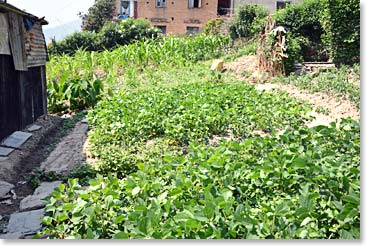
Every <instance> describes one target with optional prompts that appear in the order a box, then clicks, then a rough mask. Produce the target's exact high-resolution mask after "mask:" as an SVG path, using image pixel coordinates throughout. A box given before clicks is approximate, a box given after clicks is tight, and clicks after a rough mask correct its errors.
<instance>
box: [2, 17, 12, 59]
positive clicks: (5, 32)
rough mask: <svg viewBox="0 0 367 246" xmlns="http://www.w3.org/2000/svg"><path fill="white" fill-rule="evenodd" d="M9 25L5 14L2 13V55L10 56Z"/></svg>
mask: <svg viewBox="0 0 367 246" xmlns="http://www.w3.org/2000/svg"><path fill="white" fill-rule="evenodd" d="M10 54H11V53H10V46H9V25H8V18H7V15H6V14H5V13H0V55H10Z"/></svg>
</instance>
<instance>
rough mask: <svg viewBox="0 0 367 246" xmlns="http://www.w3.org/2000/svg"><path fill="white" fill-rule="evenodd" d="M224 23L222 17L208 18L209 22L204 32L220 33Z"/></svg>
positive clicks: (208, 33)
mask: <svg viewBox="0 0 367 246" xmlns="http://www.w3.org/2000/svg"><path fill="white" fill-rule="evenodd" d="M223 23H224V19H223V18H222V17H220V18H216V19H211V20H208V22H207V23H205V26H204V30H203V33H205V34H206V35H220V34H221V27H222V25H223Z"/></svg>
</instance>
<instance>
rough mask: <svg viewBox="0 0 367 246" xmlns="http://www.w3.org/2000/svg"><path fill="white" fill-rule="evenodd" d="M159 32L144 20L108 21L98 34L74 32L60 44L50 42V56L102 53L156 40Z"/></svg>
mask: <svg viewBox="0 0 367 246" xmlns="http://www.w3.org/2000/svg"><path fill="white" fill-rule="evenodd" d="M159 33H160V31H159V30H158V29H157V28H154V27H152V26H151V25H150V22H149V21H147V20H145V19H127V20H122V21H120V22H117V23H116V22H111V21H108V22H106V23H105V24H104V26H103V28H102V29H101V30H100V31H99V32H98V33H94V32H93V33H91V32H86V31H83V32H76V33H74V34H72V35H69V36H68V37H66V38H65V39H64V40H62V41H60V42H56V41H55V40H53V41H52V43H51V45H50V46H49V53H50V54H52V55H62V54H68V55H74V54H75V53H76V52H77V50H80V49H83V50H86V51H103V50H105V49H113V48H116V47H117V46H119V45H128V44H131V43H133V42H134V41H136V40H144V39H147V38H156V37H157V36H158V34H159Z"/></svg>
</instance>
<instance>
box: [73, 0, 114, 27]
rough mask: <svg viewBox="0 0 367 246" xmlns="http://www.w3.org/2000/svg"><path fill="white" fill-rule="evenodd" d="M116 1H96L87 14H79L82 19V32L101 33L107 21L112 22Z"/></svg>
mask: <svg viewBox="0 0 367 246" xmlns="http://www.w3.org/2000/svg"><path fill="white" fill-rule="evenodd" d="M115 10H116V7H115V1H114V0H95V2H94V4H93V6H92V7H90V8H89V9H88V12H87V13H86V14H82V13H79V16H80V17H81V18H82V21H83V23H82V30H83V31H90V32H99V31H100V30H101V29H102V27H103V25H104V23H105V22H106V21H109V20H112V18H113V16H114V13H115Z"/></svg>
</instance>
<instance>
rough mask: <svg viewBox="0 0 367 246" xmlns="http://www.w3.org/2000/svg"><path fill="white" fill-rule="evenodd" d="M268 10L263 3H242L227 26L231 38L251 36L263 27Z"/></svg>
mask: <svg viewBox="0 0 367 246" xmlns="http://www.w3.org/2000/svg"><path fill="white" fill-rule="evenodd" d="M268 14H269V12H268V10H267V9H266V8H265V7H264V6H263V5H258V4H244V5H240V6H238V7H237V9H236V17H235V18H234V19H233V22H232V23H231V25H230V27H229V31H230V34H231V37H232V39H236V38H239V37H246V38H251V37H253V36H255V35H257V34H258V33H259V32H261V31H262V30H263V29H264V24H265V17H266V16H268Z"/></svg>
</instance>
